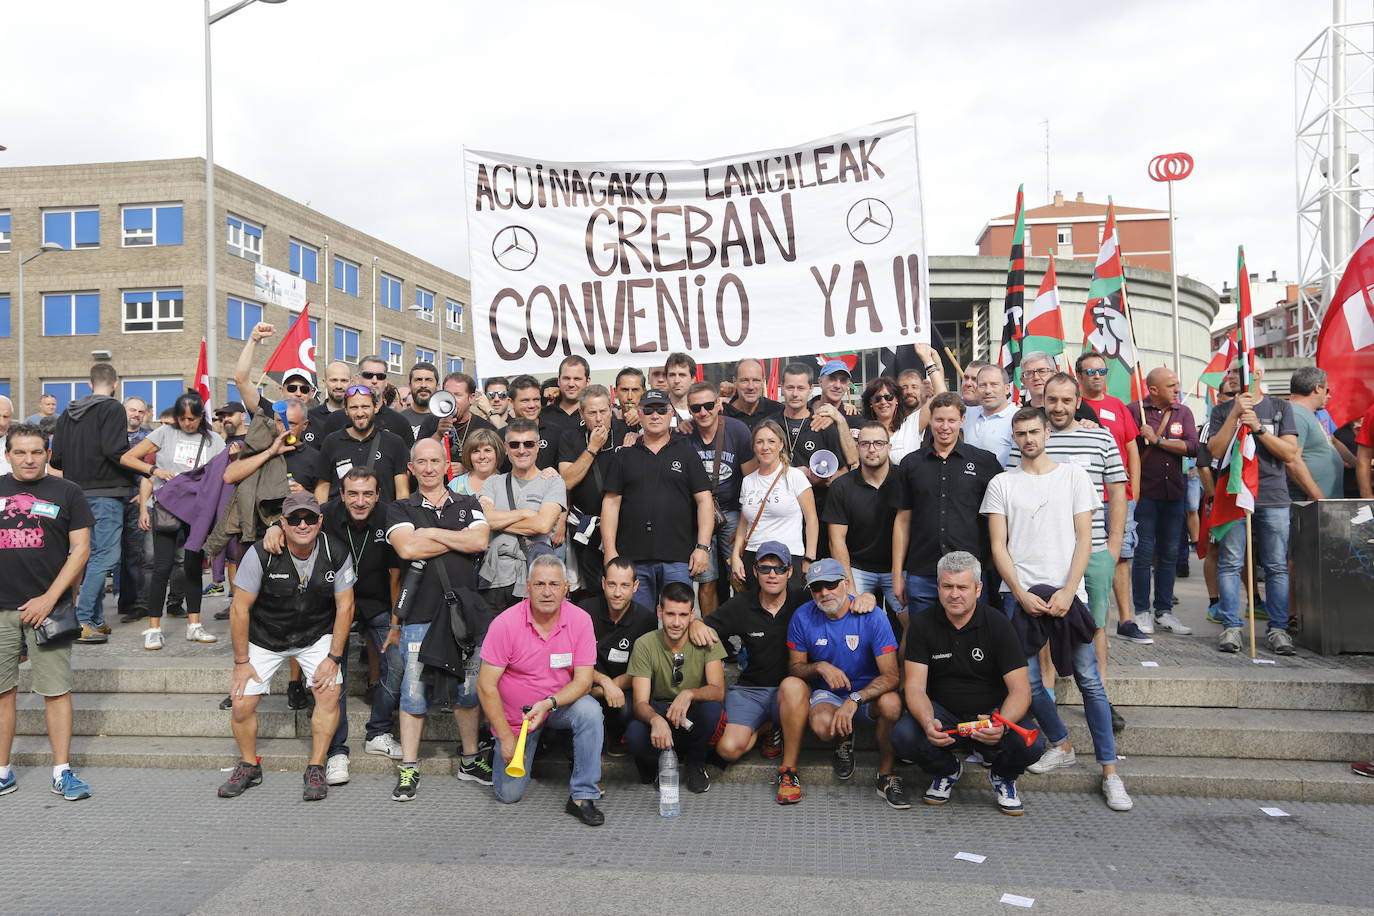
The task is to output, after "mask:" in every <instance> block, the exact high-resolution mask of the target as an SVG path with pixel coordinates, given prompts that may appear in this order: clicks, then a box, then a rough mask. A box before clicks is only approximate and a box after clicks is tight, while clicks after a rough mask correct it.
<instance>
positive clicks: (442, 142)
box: [0, 0, 1369, 290]
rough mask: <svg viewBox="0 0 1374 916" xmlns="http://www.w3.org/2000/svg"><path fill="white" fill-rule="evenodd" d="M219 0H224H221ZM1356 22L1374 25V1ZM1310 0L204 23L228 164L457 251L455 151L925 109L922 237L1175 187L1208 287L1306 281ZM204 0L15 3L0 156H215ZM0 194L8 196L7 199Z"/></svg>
mask: <svg viewBox="0 0 1374 916" xmlns="http://www.w3.org/2000/svg"><path fill="white" fill-rule="evenodd" d="M227 5H229V0H215V2H214V3H213V7H214V8H215V9H220V8H222V7H224V6H227ZM1350 6H1351V12H1352V18H1353V17H1355V16H1357V15H1358V16H1360V17H1363V18H1369V10H1367V9H1365V7H1367V6H1369V4H1368V3H1367V2H1359V0H1355V2H1352V3H1351V5H1350ZM1330 15H1331V6H1330V5H1329V4H1327V3H1324V2H1315V0H1301V2H1297V0H1287V2H1278V0H1253V2H1247V3H1246V4H1244V5H1243V9H1242V8H1239V7H1237V5H1236V4H1234V3H1226V2H1215V0H1206V2H1202V0H1192V2H1178V0H1156V2H1152V3H1149V4H1140V3H1107V4H1103V3H1098V2H1062V3H1055V4H1048V5H1041V6H1034V5H1027V4H1024V3H1009V2H980V3H954V2H944V3H936V2H928V0H912V2H903V3H897V2H893V3H874V2H859V0H851V2H848V3H843V4H840V3H833V2H825V3H822V2H814V0H793V2H788V3H785V4H782V3H740V2H738V0H734V2H729V3H725V2H715V0H700V2H694V3H691V4H648V3H642V2H641V3H630V2H624V3H599V4H595V3H578V2H574V0H566V2H560V3H547V2H542V0H525V2H521V3H518V4H508V5H492V4H474V3H469V2H459V0H390V2H386V3H380V2H368V0H288V2H285V3H282V4H279V5H277V4H273V5H269V4H267V3H261V2H259V3H254V4H252V5H250V6H249V7H247V8H245V9H243V10H240V11H239V12H237V13H235V14H234V15H232V16H230V17H229V18H226V19H224V20H222V21H221V22H220V23H218V24H216V25H215V26H214V28H213V41H214V49H213V57H214V115H215V160H216V162H217V163H218V164H219V165H221V166H223V167H225V168H228V169H231V170H233V171H235V172H238V173H239V174H241V175H244V176H245V177H247V178H249V179H251V180H253V181H256V182H258V183H260V184H263V185H266V186H267V187H269V188H272V189H273V190H275V191H277V192H279V193H282V194H284V195H286V196H288V197H290V198H293V199H295V200H298V201H301V202H306V203H308V204H309V205H310V206H312V207H314V208H315V209H317V210H320V211H321V212H323V213H325V214H327V215H329V216H331V217H333V218H335V219H339V220H342V221H344V222H346V223H348V224H351V225H353V226H356V227H357V228H359V229H361V230H363V231H365V232H368V233H370V234H372V235H375V236H377V237H379V238H381V239H383V240H385V241H387V242H389V243H391V244H395V245H397V246H399V247H401V248H403V249H406V250H408V251H411V252H413V253H415V254H417V255H419V256H421V257H424V258H426V259H428V260H430V261H433V262H434V263H436V264H439V265H440V266H442V267H445V268H447V269H449V270H453V271H456V272H458V273H460V274H464V275H466V273H467V250H466V246H467V236H466V225H465V220H464V216H463V213H464V210H463V207H464V204H463V187H462V170H461V161H462V148H463V147H464V146H465V145H466V146H470V147H473V148H476V149H485V150H496V151H502V152H508V153H515V154H521V155H528V156H539V157H543V158H547V159H579V160H634V159H706V158H713V157H717V156H723V155H728V154H732V153H738V152H746V151H749V150H755V149H766V148H772V147H778V146H786V145H791V144H794V143H801V142H804V141H807V140H810V139H813V138H818V137H824V136H827V135H830V134H832V133H836V132H838V131H841V130H844V129H846V128H850V127H857V126H861V125H863V124H867V123H869V122H871V121H877V120H882V119H885V118H889V117H893V116H896V115H901V114H905V113H908V112H914V113H915V114H916V115H917V118H918V131H919V140H920V147H921V170H922V180H923V188H924V198H925V208H926V212H925V224H926V229H927V233H928V235H929V253H930V254H932V255H942V254H973V253H974V251H975V249H974V242H975V240H976V238H977V235H978V233H979V231H980V230H981V228H982V226H983V224H984V223H985V222H986V221H987V220H988V219H990V218H992V217H995V216H998V215H1001V214H1004V213H1007V212H1010V211H1011V210H1012V209H1013V207H1014V203H1015V196H1016V187H1017V185H1018V184H1019V183H1022V182H1024V183H1025V185H1026V198H1027V206H1028V207H1033V206H1039V205H1041V204H1044V203H1046V202H1048V201H1047V199H1046V158H1045V128H1044V122H1045V121H1046V120H1048V121H1049V124H1050V159H1049V186H1050V187H1049V190H1050V192H1051V193H1052V192H1053V191H1055V190H1062V191H1063V192H1064V193H1065V195H1066V196H1067V197H1069V198H1070V199H1072V197H1073V195H1074V194H1075V193H1076V192H1078V191H1082V192H1084V194H1085V195H1086V198H1087V199H1088V200H1089V201H1105V199H1106V197H1107V195H1108V194H1111V195H1112V196H1113V197H1114V198H1115V200H1116V201H1117V203H1118V204H1122V205H1128V206H1139V207H1154V208H1158V209H1164V208H1165V207H1166V206H1167V197H1166V190H1165V188H1164V186H1163V185H1160V184H1157V183H1155V182H1153V181H1151V180H1150V179H1149V178H1148V176H1147V175H1146V167H1147V165H1148V163H1149V161H1150V159H1151V158H1152V157H1153V156H1155V155H1157V154H1160V153H1169V152H1175V151H1179V150H1182V151H1186V152H1188V153H1191V154H1192V156H1193V157H1194V159H1195V160H1196V162H1197V166H1196V170H1195V172H1194V173H1193V176H1192V177H1191V178H1189V179H1188V180H1186V181H1184V182H1182V183H1181V184H1180V185H1179V186H1178V187H1177V188H1176V194H1175V197H1176V211H1177V214H1178V217H1179V219H1178V223H1177V248H1178V258H1177V260H1178V265H1179V271H1180V273H1182V274H1187V275H1190V276H1193V277H1195V278H1197V279H1199V280H1202V281H1203V282H1205V283H1207V284H1209V285H1210V286H1212V287H1213V288H1215V289H1218V290H1219V289H1220V288H1221V285H1222V282H1223V281H1227V280H1230V281H1234V278H1235V262H1236V254H1235V252H1236V246H1237V244H1244V245H1245V247H1246V256H1247V260H1248V263H1249V266H1250V269H1251V270H1252V271H1256V272H1260V273H1262V274H1263V275H1264V276H1265V277H1268V275H1269V274H1270V272H1271V271H1275V270H1276V271H1277V272H1278V274H1279V277H1280V279H1284V278H1287V279H1293V278H1295V277H1296V274H1297V270H1298V266H1297V258H1298V255H1297V232H1296V218H1295V213H1294V207H1295V199H1296V194H1297V191H1296V172H1295V162H1294V160H1295V154H1294V143H1293V131H1294V119H1295V114H1294V111H1295V108H1294V106H1295V103H1294V67H1293V59H1294V57H1295V56H1296V55H1297V54H1298V52H1299V51H1301V50H1302V48H1303V47H1304V46H1305V45H1306V44H1307V43H1308V42H1309V41H1310V40H1311V39H1312V38H1313V37H1315V36H1316V35H1317V34H1318V32H1319V31H1320V30H1321V29H1322V28H1324V27H1325V26H1326V25H1327V24H1328V23H1329V19H1330ZM202 16H203V6H202V3H201V2H199V0H137V2H128V0H126V2H119V3H115V2H109V0H44V2H42V3H22V4H19V3H16V4H12V5H10V8H9V9H7V10H6V14H5V20H6V21H5V30H6V32H7V38H8V39H9V40H8V41H7V42H6V68H5V69H6V83H7V90H6V92H5V102H4V109H3V112H4V117H3V119H0V145H4V146H7V147H8V148H9V149H8V151H7V152H0V166H17V165H48V164H60V163H70V162H99V161H110V160H125V159H163V158H179V157H185V156H200V155H203V154H204V151H205V127H204V120H203V119H204V76H203V74H204V58H203V53H204V45H203V25H202ZM2 204H3V202H0V205H2Z"/></svg>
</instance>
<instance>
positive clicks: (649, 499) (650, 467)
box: [601, 390, 715, 606]
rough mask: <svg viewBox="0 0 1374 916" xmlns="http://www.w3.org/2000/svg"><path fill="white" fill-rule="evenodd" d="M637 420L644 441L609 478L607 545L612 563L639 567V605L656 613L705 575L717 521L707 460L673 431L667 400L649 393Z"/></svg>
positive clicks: (625, 451) (621, 455)
mask: <svg viewBox="0 0 1374 916" xmlns="http://www.w3.org/2000/svg"><path fill="white" fill-rule="evenodd" d="M639 415H640V422H641V423H642V424H643V426H644V436H643V437H642V438H641V439H640V440H639V441H638V442H636V443H635V444H634V445H632V446H630V447H629V448H622V449H620V450H619V451H618V452H616V453H615V460H614V462H613V463H612V464H611V469H610V473H609V474H607V475H606V495H605V497H604V498H603V499H602V501H601V541H602V545H603V548H604V551H605V555H606V559H607V560H608V561H609V560H614V559H615V558H616V557H619V556H623V557H625V558H626V559H628V560H631V561H633V562H634V564H635V577H636V578H637V579H639V588H638V590H637V591H636V592H635V597H636V599H637V600H638V601H639V602H640V603H641V604H644V605H653V606H657V604H658V593H659V592H660V591H662V590H663V586H664V585H667V584H668V583H669V582H685V583H687V584H688V585H690V584H691V581H692V576H694V575H696V574H697V573H699V572H701V571H702V570H704V569H705V568H706V563H707V559H708V557H707V551H708V550H710V547H709V544H710V543H711V529H712V528H713V526H714V524H715V518H714V513H713V511H712V508H711V481H710V480H709V479H708V478H707V477H706V470H705V469H704V468H703V467H702V466H701V459H700V458H698V457H697V453H696V452H694V451H693V450H692V447H691V446H690V445H688V444H687V440H686V439H682V438H674V437H673V435H672V433H671V431H670V428H669V423H670V421H671V420H672V405H671V404H670V403H669V401H668V395H667V394H665V393H664V392H662V391H658V390H654V391H648V392H645V394H644V397H643V398H641V399H640V402H639ZM693 538H695V543H693Z"/></svg>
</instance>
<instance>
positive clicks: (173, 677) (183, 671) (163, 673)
mask: <svg viewBox="0 0 1374 916" xmlns="http://www.w3.org/2000/svg"><path fill="white" fill-rule="evenodd" d="M353 661H354V662H355V664H353V665H352V666H351V667H350V669H349V670H348V672H347V676H346V678H345V681H344V688H345V689H346V690H347V691H348V693H349V695H350V696H352V695H356V696H361V695H362V693H363V691H364V690H365V689H366V687H367V676H366V673H365V671H359V670H358V669H359V667H360V666H359V665H357V664H356V657H355V658H354V659H353ZM231 667H232V666H231V665H230V662H229V661H228V660H227V658H225V659H213V660H209V659H207V660H205V661H201V660H199V659H190V658H185V657H177V656H162V657H159V656H158V655H157V653H155V652H149V653H148V655H147V656H146V657H135V658H132V659H130V658H126V657H120V656H115V657H105V658H100V657H97V658H92V659H82V660H80V663H78V660H77V659H75V658H74V659H73V664H72V690H73V693H76V694H82V693H215V692H217V691H220V692H221V693H220V696H221V697H223V695H224V693H226V692H228V690H229V680H230V678H231V677H232V671H231ZM287 677H288V675H287V672H286V667H285V666H283V667H282V669H281V670H280V671H278V672H277V673H276V675H275V676H273V678H272V685H271V690H272V692H271V695H272V696H282V695H284V694H285V693H286V681H287ZM30 683H31V674H30V672H29V666H28V665H27V664H26V665H24V666H23V667H22V668H21V669H20V671H19V690H20V692H21V693H23V692H26V691H28V690H29V685H30Z"/></svg>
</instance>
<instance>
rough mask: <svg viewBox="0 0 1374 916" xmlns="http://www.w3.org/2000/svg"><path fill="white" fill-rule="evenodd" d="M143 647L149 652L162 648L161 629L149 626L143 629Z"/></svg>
mask: <svg viewBox="0 0 1374 916" xmlns="http://www.w3.org/2000/svg"><path fill="white" fill-rule="evenodd" d="M143 648H145V649H147V650H148V651H149V652H152V651H155V650H157V649H161V648H162V630H160V629H158V628H157V627H149V628H148V629H146V630H144V631H143Z"/></svg>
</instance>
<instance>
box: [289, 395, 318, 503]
mask: <svg viewBox="0 0 1374 916" xmlns="http://www.w3.org/2000/svg"><path fill="white" fill-rule="evenodd" d="M309 425H310V415H309V411H307V410H306V407H305V402H304V401H302V400H301V399H299V398H287V399H286V428H287V431H288V432H290V433H291V435H293V436H295V437H296V446H295V448H293V449H291V451H289V452H286V453H285V458H286V485H287V488H288V489H290V490H291V491H292V492H297V491H300V490H307V491H309V492H312V493H313V492H314V491H315V484H317V483H319V474H320V470H319V469H320V450H319V449H318V448H316V447H315V445H313V444H311V443H310V442H307V441H306V439H305V437H306V433H307V432H308V430H309Z"/></svg>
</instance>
